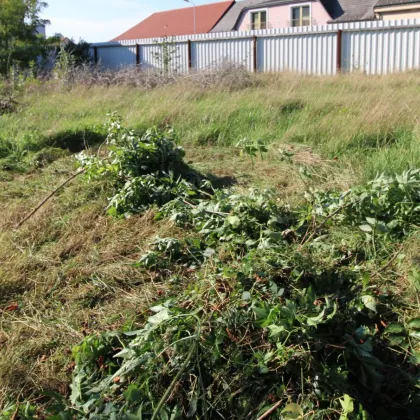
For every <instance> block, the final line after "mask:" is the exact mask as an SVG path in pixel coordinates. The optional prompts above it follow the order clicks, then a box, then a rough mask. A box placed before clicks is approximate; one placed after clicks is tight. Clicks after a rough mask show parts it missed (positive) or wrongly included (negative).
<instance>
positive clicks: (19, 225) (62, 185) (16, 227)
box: [15, 168, 86, 229]
mask: <svg viewBox="0 0 420 420" xmlns="http://www.w3.org/2000/svg"><path fill="white" fill-rule="evenodd" d="M85 171H86V168H85V169H82V170H81V171H79V172H76V173H75V174H73V175H72V176H71V177H70V178H68V179H67V180H66V181H64V182H63V183H62V184H61V185H60V186H58V187H57V188H56V189H55V190H54V191H53V192H52V193H51V194H49V195H48V197H46V198H44V200H42V201H41V202H40V203H39V204H38V205H37V206H36V207H35V208H34V209H33V210H32V211H31V212H30V213H29V214H28V215H27V216H26V217H25V218H24V219H23V220H21V221H20V222H19V223H18V224H17V225H16V226H15V229H19V228H20V227H21V226H22V225H23V224H24V223H25V222H26V221H27V220H29V219H30V218H31V217H32V216H33V215H34V214H35V213H36V212H37V211H38V210H39V209H40V208H41V207H42V206H43V205H44V204H45V203H46V202H47V201H48V200H49V199H50V198H52V197H53V196H54V195H55V194H57V192H58V191H60V190H61V189H62V188H63V187H65V186H66V185H67V184H68V183H69V182H71V181H72V180H73V179H74V178H76V177H77V176H79V175H80V174H82V173H83V172H85Z"/></svg>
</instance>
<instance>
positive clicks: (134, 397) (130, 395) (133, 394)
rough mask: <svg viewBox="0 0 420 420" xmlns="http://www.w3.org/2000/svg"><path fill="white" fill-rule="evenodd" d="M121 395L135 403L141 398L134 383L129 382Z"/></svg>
mask: <svg viewBox="0 0 420 420" xmlns="http://www.w3.org/2000/svg"><path fill="white" fill-rule="evenodd" d="M123 395H124V398H125V399H126V401H127V402H129V403H136V402H140V401H141V400H142V394H141V391H140V389H139V388H138V387H137V385H135V384H131V385H130V386H129V387H128V388H127V390H126V391H125V392H124V393H123Z"/></svg>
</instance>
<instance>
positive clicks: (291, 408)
mask: <svg viewBox="0 0 420 420" xmlns="http://www.w3.org/2000/svg"><path fill="white" fill-rule="evenodd" d="M283 413H296V414H299V415H300V416H303V410H302V407H301V406H300V405H299V404H296V403H290V404H287V405H286V407H284V408H283V410H282V414H283Z"/></svg>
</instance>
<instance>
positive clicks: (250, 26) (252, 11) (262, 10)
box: [249, 8, 269, 31]
mask: <svg viewBox="0 0 420 420" xmlns="http://www.w3.org/2000/svg"><path fill="white" fill-rule="evenodd" d="M259 12H265V14H266V16H267V22H266V28H265V29H268V26H269V25H268V22H269V20H268V8H265V9H252V10H250V11H249V29H250V30H251V31H259V29H252V15H253V14H254V13H259Z"/></svg>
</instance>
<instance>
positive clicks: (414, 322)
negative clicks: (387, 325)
mask: <svg viewBox="0 0 420 420" xmlns="http://www.w3.org/2000/svg"><path fill="white" fill-rule="evenodd" d="M407 327H408V328H410V329H412V330H420V318H413V319H411V320H410V321H408V323H407Z"/></svg>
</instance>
